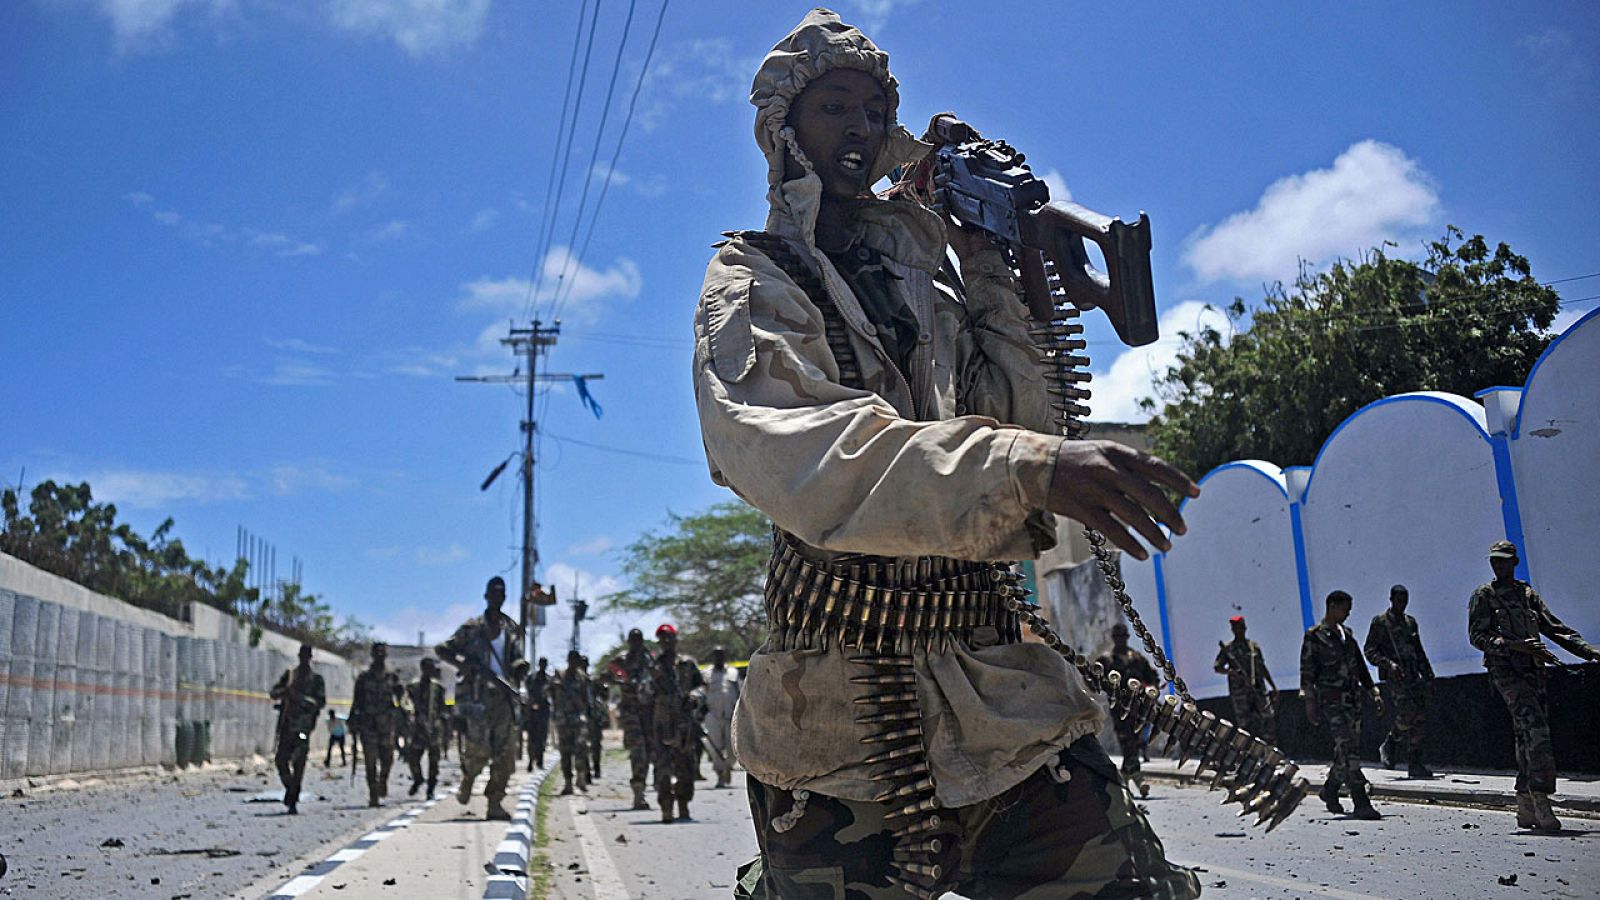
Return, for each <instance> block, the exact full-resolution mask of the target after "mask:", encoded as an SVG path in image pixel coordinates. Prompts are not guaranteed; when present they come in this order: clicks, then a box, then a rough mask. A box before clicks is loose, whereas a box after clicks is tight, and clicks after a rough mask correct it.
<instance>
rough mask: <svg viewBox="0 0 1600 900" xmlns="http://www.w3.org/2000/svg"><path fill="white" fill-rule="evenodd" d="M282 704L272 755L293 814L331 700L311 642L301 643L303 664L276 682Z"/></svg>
mask: <svg viewBox="0 0 1600 900" xmlns="http://www.w3.org/2000/svg"><path fill="white" fill-rule="evenodd" d="M271 696H272V699H273V700H274V701H276V702H277V705H278V736H277V746H276V748H274V751H273V754H272V759H273V762H274V763H275V764H276V765H277V767H278V778H280V779H282V781H283V805H284V806H286V807H288V808H289V815H291V816H292V815H295V814H296V813H298V812H299V811H300V810H299V804H300V782H301V780H302V779H303V778H304V777H305V774H306V752H307V750H309V749H310V745H311V732H312V731H314V730H315V729H316V727H317V716H318V715H320V714H321V712H322V707H323V706H324V705H325V704H326V703H327V701H328V694H327V687H326V686H325V685H324V684H323V681H322V676H321V675H319V674H317V673H316V672H315V671H313V670H312V668H311V645H310V644H301V645H300V664H299V665H297V666H295V667H294V668H293V669H289V670H287V671H285V672H284V673H283V674H282V675H281V676H279V677H278V683H277V684H274V685H273V686H272V692H271Z"/></svg>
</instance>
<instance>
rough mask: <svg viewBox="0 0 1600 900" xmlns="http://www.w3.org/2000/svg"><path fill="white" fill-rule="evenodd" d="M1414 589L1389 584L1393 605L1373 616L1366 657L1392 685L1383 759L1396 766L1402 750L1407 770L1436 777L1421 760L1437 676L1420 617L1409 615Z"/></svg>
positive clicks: (1385, 683)
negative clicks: (1430, 694)
mask: <svg viewBox="0 0 1600 900" xmlns="http://www.w3.org/2000/svg"><path fill="white" fill-rule="evenodd" d="M1410 602H1411V594H1410V592H1409V591H1407V590H1406V586H1405V585H1403V584H1397V585H1395V586H1394V587H1392V588H1389V608H1388V609H1387V610H1385V611H1384V612H1381V613H1378V614H1377V615H1375V616H1373V617H1372V624H1371V625H1369V626H1367V640H1366V642H1365V643H1363V644H1362V645H1361V648H1362V650H1364V651H1366V654H1367V661H1368V662H1370V663H1372V664H1373V665H1375V666H1377V667H1378V677H1379V678H1380V679H1381V680H1382V681H1383V686H1384V687H1385V688H1387V689H1388V690H1387V693H1388V695H1389V696H1388V704H1389V707H1390V708H1391V709H1393V710H1394V725H1393V727H1391V728H1390V729H1389V733H1388V734H1387V735H1385V736H1384V738H1383V746H1381V747H1379V748H1378V759H1379V761H1381V762H1382V763H1383V764H1384V765H1385V766H1387V767H1389V768H1394V761H1395V759H1396V754H1397V753H1404V754H1405V757H1406V775H1407V776H1409V777H1411V778H1432V777H1433V773H1432V772H1431V771H1429V770H1428V767H1427V766H1425V765H1423V764H1422V738H1423V735H1424V734H1425V731H1424V726H1425V725H1426V724H1427V713H1428V685H1429V683H1430V682H1432V681H1433V665H1432V664H1431V663H1429V662H1428V654H1427V651H1425V650H1423V649H1422V635H1421V633H1419V632H1418V630H1417V620H1416V619H1414V618H1412V617H1411V616H1408V615H1406V605H1407V604H1408V603H1410Z"/></svg>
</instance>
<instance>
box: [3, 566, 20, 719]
mask: <svg viewBox="0 0 1600 900" xmlns="http://www.w3.org/2000/svg"><path fill="white" fill-rule="evenodd" d="M16 614H17V595H16V594H13V593H12V592H10V591H8V590H6V589H4V588H0V656H7V655H9V654H10V652H11V629H12V628H14V627H15V622H14V618H15V616H16ZM4 711H5V707H4V706H0V713H3V712H4Z"/></svg>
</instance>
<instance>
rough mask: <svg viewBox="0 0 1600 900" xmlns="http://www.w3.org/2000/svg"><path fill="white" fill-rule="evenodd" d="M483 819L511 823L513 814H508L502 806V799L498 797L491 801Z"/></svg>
mask: <svg viewBox="0 0 1600 900" xmlns="http://www.w3.org/2000/svg"><path fill="white" fill-rule="evenodd" d="M483 817H484V818H485V819H488V820H490V821H497V822H509V821H511V813H508V812H506V808H505V807H504V806H501V805H500V798H498V797H495V798H492V799H491V800H490V801H489V805H488V807H487V808H486V809H484V811H483Z"/></svg>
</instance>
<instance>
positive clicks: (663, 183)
mask: <svg viewBox="0 0 1600 900" xmlns="http://www.w3.org/2000/svg"><path fill="white" fill-rule="evenodd" d="M608 173H609V174H610V176H611V186H612V187H626V188H628V189H630V190H632V191H633V192H634V193H635V194H638V195H639V196H641V197H659V196H661V195H662V194H664V193H666V192H667V180H666V179H665V178H663V177H661V176H660V175H651V176H649V177H646V178H636V177H634V176H632V175H630V174H628V173H627V172H624V171H622V170H621V169H613V168H612V167H611V166H609V165H608V164H606V163H595V164H594V167H593V168H592V169H590V170H589V177H590V178H591V179H593V181H594V183H595V187H596V189H598V188H599V187H600V186H601V185H602V184H604V183H605V180H606V175H607V174H608Z"/></svg>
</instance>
